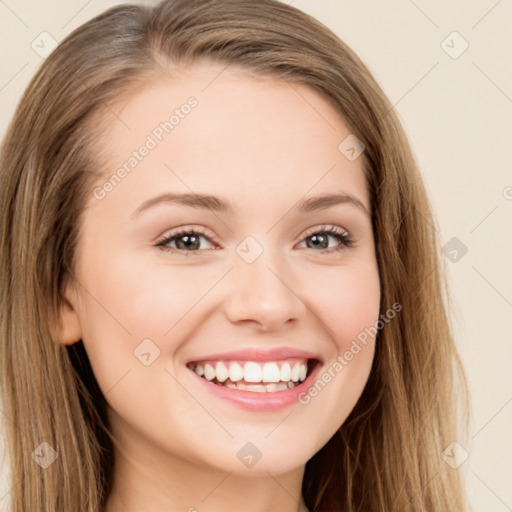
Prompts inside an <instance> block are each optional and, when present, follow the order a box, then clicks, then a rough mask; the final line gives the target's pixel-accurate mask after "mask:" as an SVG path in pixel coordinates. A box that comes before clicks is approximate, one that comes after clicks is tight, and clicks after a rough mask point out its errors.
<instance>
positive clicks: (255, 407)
mask: <svg viewBox="0 0 512 512" xmlns="http://www.w3.org/2000/svg"><path fill="white" fill-rule="evenodd" d="M320 366H321V364H320V363H318V362H317V364H316V365H315V367H314V368H313V371H312V372H311V373H310V374H309V375H308V376H307V378H306V379H305V380H303V381H302V382H301V383H300V384H299V385H297V386H294V387H293V388H289V389H284V390H283V391H274V392H269V391H267V392H264V393H258V392H255V391H244V390H241V389H232V388H228V387H226V386H219V385H217V384H213V383H212V382H210V381H209V380H207V379H204V378H203V377H200V376H199V375H197V373H196V372H195V371H193V370H190V369H188V370H189V371H190V372H192V373H193V374H194V376H195V378H196V379H198V380H199V381H200V382H201V383H202V384H203V386H205V388H206V389H207V390H208V391H210V393H212V394H213V395H215V396H217V397H219V398H222V399H223V400H226V401H228V402H231V403H232V404H234V405H236V406H238V407H241V408H242V409H246V410H249V411H278V410H281V409H284V408H285V407H289V406H291V405H294V404H298V403H299V395H300V394H301V393H303V392H304V391H307V390H308V388H309V387H310V385H311V384H310V383H311V382H313V380H314V377H315V375H316V374H317V373H318V371H319V369H320Z"/></svg>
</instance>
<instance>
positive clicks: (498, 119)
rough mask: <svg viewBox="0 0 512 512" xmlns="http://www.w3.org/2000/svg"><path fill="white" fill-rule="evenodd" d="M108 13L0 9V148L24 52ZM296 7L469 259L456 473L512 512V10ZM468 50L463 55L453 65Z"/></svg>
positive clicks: (461, 304)
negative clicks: (329, 36) (361, 78)
mask: <svg viewBox="0 0 512 512" xmlns="http://www.w3.org/2000/svg"><path fill="white" fill-rule="evenodd" d="M287 1H288V3H289V0H287ZM116 3H120V2H114V1H101V0H89V1H87V0H71V1H70V0H68V1H64V0H52V1H45V2H36V1H35V0H32V1H28V0H26V1H16V0H0V34H1V35H0V38H1V39H0V45H1V50H2V67H1V71H0V136H3V134H4V133H5V130H6V127H7V124H8V123H9V120H10V118H11V117H12V115H13V112H14V108H15V104H16V102H17V101H18V99H19V96H20V94H21V92H22V91H23V89H24V88H25V86H26V84H27V83H28V81H29V79H30V78H31V76H32V75H33V74H34V72H35V70H36V69H37V67H38V66H39V65H40V64H41V62H42V60H43V59H42V58H41V57H40V56H39V55H38V54H37V53H36V52H35V51H34V50H33V49H32V47H31V43H32V41H34V40H36V42H37V41H38V40H40V39H38V37H39V35H40V34H41V33H42V32H43V31H46V32H48V33H49V34H51V36H52V37H53V38H55V39H56V40H57V41H59V40H61V39H62V38H63V37H65V36H66V35H67V34H68V33H69V32H70V31H71V30H73V29H74V28H76V27H77V26H78V25H80V24H82V23H83V22H85V21H86V20H87V19H89V18H91V17H92V16H94V15H95V14H97V13H99V12H101V11H103V10H104V9H105V8H107V7H109V6H111V5H114V4H116ZM292 5H294V6H296V7H299V8H301V9H303V10H304V11H306V12H308V13H310V14H312V15H313V16H314V17H316V18H318V19H319V20H320V21H322V22H323V23H325V24H326V25H327V26H328V27H330V28H331V29H333V30H334V31H335V32H336V33H337V34H338V35H339V36H340V37H341V38H342V39H343V40H344V41H345V42H347V43H348V44H349V45H350V46H351V47H352V48H353V49H354V50H355V51H356V53H357V54H358V55H359V56H360V57H361V58H362V60H363V61H364V62H365V63H366V64H367V66H368V67H369V69H370V70H371V71H372V72H373V74H374V76H375V77H376V79H377V80H378V81H379V83H380V84H381V85H382V87H383V89H384V90H385V92H386V93H387V94H388V96H389V98H390V99H391V101H392V102H393V104H394V105H395V107H396V110H397V111H398V113H399V115H400V117H401V119H402V121H403V124H404V126H405V129H406V131H407V133H408V135H409V137H410V140H411V143H412V146H413V148H414V151H415V153H416V156H417V159H418V161H419V163H420V167H421V169H422V172H423V175H424V179H425V182H426V185H427V189H428V192H429V195H430V200H431V202H432V205H433V207H434V210H435V214H436V217H437V221H438V227H439V232H440V237H441V240H442V243H443V244H445V243H447V242H448V241H449V240H450V239H452V237H457V238H458V239H459V240H460V241H461V242H462V243H463V244H464V245H465V246H466V247H467V248H468V252H467V253H466V254H465V255H464V256H462V257H460V256H459V259H458V261H456V262H452V261H449V262H447V263H448V269H449V272H450V275H449V279H450V283H451V286H452V289H453V296H454V299H455V306H456V310H455V312H454V319H453V321H454V326H455V329H456V336H457V343H458V346H459V347H460V351H461V354H462V356H463V359H464V363H465V365H466V369H467V373H468V377H469V382H470V389H471V394H472V401H473V411H472V425H471V432H470V442H469V443H467V444H466V445H465V446H464V449H465V450H467V452H468V453H469V458H468V459H467V461H466V462H464V464H463V465H462V467H463V468H464V470H465V474H466V477H467V486H468V489H469V492H470V496H471V503H472V505H473V509H474V510H475V511H485V512H505V511H510V510H512V486H511V485H510V482H512V443H511V438H510V432H511V431H512V403H511V402H512V382H511V381H512V372H511V369H510V366H511V364H510V363H511V361H512V336H511V334H510V333H511V327H512V270H511V261H512V241H511V235H512V166H511V156H512V149H511V148H512V66H511V62H512V60H511V52H510V50H511V49H512V24H511V21H512V2H511V1H510V0H500V1H496V0H485V1H484V0H480V1H473V2H461V1H460V2H449V3H447V2H443V1H441V0H436V1H431V2H427V1H425V0H417V1H412V0H393V1H387V2H380V1H378V0H366V1H360V2H349V1H335V0H330V1H328V0H320V1H319V0H316V1H313V0H295V1H293V2H292ZM454 31H456V32H458V33H459V34H460V36H457V35H453V34H452V32H454ZM450 34H451V35H450ZM44 37H47V36H44ZM443 41H445V42H444V43H442V42H443ZM464 41H466V42H467V43H468V44H469V47H468V48H467V50H466V51H465V52H464V53H462V54H461V55H460V56H458V57H457V58H452V56H455V55H456V54H457V53H459V52H460V51H461V50H462V49H463V48H464V46H465V44H466V43H465V42H464ZM447 52H448V53H451V54H452V56H450V55H449V54H448V53H447ZM450 250H452V248H450ZM447 252H448V250H447ZM459 255H460V253H459ZM0 417H1V418H2V419H3V420H5V421H8V420H6V419H5V416H4V415H3V414H0ZM1 475H2V476H1V477H0V510H3V508H2V507H5V506H6V504H7V501H8V499H9V489H10V488H11V486H12V485H14V484H15V483H11V482H10V481H9V478H8V473H7V471H6V469H5V468H4V469H3V470H2V473H1Z"/></svg>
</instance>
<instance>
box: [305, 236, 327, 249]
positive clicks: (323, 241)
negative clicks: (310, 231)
mask: <svg viewBox="0 0 512 512" xmlns="http://www.w3.org/2000/svg"><path fill="white" fill-rule="evenodd" d="M310 238H311V240H312V241H313V244H314V247H318V246H321V247H322V249H327V246H328V245H329V242H328V240H327V237H326V236H325V235H320V236H318V235H313V236H311V237H310ZM319 239H321V241H320V242H319V243H317V242H318V240H319ZM314 240H316V242H315V241H314Z"/></svg>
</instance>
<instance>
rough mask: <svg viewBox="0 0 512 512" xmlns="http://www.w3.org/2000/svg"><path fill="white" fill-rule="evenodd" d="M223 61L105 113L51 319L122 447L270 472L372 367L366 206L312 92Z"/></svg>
mask: <svg viewBox="0 0 512 512" xmlns="http://www.w3.org/2000/svg"><path fill="white" fill-rule="evenodd" d="M223 68H224V66H216V65H195V66H193V67H189V68H186V69H183V70H182V71H181V72H180V73H176V74H175V76H174V78H170V79H166V80H163V79H162V80H160V81H158V82H157V81H155V82H152V83H150V84H149V85H148V86H147V88H145V89H144V90H143V91H139V92H137V93H136V94H134V95H133V96H132V97H130V98H129V99H127V98H125V99H124V100H123V102H122V105H123V108H122V109H120V108H119V107H115V106H112V105H111V106H109V107H110V108H111V113H108V111H107V110H105V111H106V112H107V114H105V115H104V116H103V118H102V123H103V124H102V125H103V126H104V127H105V131H104V137H103V138H102V141H101V147H98V148H96V150H97V153H96V154H97V156H98V160H99V161H100V164H101V165H100V170H101V171H102V172H104V178H103V179H102V180H100V181H98V183H97V187H96V188H95V190H94V192H93V193H91V196H90V200H89V203H88V205H87V208H86V210H85V212H84V217H83V224H82V226H81V232H80V239H79V243H78V248H77V252H76V273H75V277H76V279H77V281H78V283H77V284H76V286H74V287H73V286H70V287H69V288H68V290H67V297H68V299H69V302H70V304H71V305H72V306H73V310H74V311H72V312H68V313H67V317H66V322H67V324H68V325H72V324H73V322H74V325H76V326H79V327H76V329H75V335H79V336H80V337H81V338H82V340H83V343H84V346H85V348H86V351H87V354H88V356H89V359H90V363H91V365H92V369H93V371H94V374H95V376H96V379H97V381H98V383H99V386H100V388H101V390H102V392H103V394H104V395H105V397H106V400H107V402H108V404H109V419H110V422H111V427H112V429H113V431H114V433H115V434H116V435H117V436H118V438H119V439H120V442H121V445H122V446H124V447H125V448H126V449H127V451H128V453H131V454H132V455H133V457H138V456H139V455H140V454H142V453H146V454H147V453H151V454H152V457H153V458H155V461H156V457H161V458H162V459H166V460H172V459H175V458H179V459H180V460H182V461H183V460H186V461H191V462H193V463H195V464H198V465H201V466H203V467H204V466H209V467H214V468H216V469H219V470H221V471H223V472H228V471H229V472H236V473H247V474H251V475H254V474H266V472H267V471H270V472H271V473H273V474H275V473H278V472H284V471H289V470H291V469H293V468H297V467H300V466H301V465H304V464H305V463H306V462H307V460H308V459H310V458H311V457H312V456H313V455H314V454H315V453H316V452H317V451H318V450H319V449H320V448H321V447H322V446H323V445H324V444H325V443H326V442H327V441H328V440H329V439H330V437H331V436H332V435H333V434H334V433H335V431H336V430H337V429H338V428H339V427H340V425H341V424H342V423H343V422H344V421H345V419H346V418H347V416H348V414H349V413H350V411H351V410H352V408H353V407H354V405H355V403H356V401H357V399H358V398H359V396H360V394H361V392H362V390H363V387H364V385H365V383H366V381H367V378H368V375H369V371H370V367H371V364H372V359H373V355H374V339H373V338H372V337H371V336H366V342H365V343H364V344H363V343H361V342H360V341H357V337H358V335H360V333H362V332H364V331H365V329H367V328H368V327H370V326H374V325H375V323H376V321H377V320H378V315H379V301H380V284H379V275H378V268H377V263H376V257H375V247H374V239H373V233H372V224H371V218H370V215H369V213H368V212H370V207H371V205H370V203H369V196H368V193H367V190H366V185H365V179H364V175H363V162H362V157H357V155H358V153H359V150H360V148H359V147H357V146H356V145H355V144H354V142H353V140H352V138H349V139H347V140H345V139H346V138H347V137H348V136H349V135H350V133H351V132H350V129H349V128H348V127H347V126H346V125H345V124H344V123H343V121H342V120H341V119H340V118H339V116H338V115H337V114H336V112H335V110H333V108H332V107H331V106H330V105H329V104H328V103H327V102H326V100H324V99H323V97H322V96H320V95H319V94H318V93H316V92H314V91H313V90H312V89H309V88H308V87H306V86H303V85H298V84H288V83H287V82H285V81H279V80H270V79H269V80H264V79H261V78H254V77H251V76H249V75H248V74H246V73H244V72H242V71H240V70H234V69H233V68H232V67H228V68H227V69H224V71H222V70H223ZM120 105H121V103H120ZM343 141H344V142H343ZM342 142H343V144H341V143H342ZM340 144H341V146H340ZM352 149H353V150H352ZM105 156H108V158H105ZM182 194H183V195H184V196H183V198H181V195H182ZM194 195H195V196H194ZM203 196H207V197H203ZM320 196H339V197H345V198H347V197H349V198H350V199H349V200H333V199H325V200H323V201H322V200H313V199H312V198H317V197H320ZM173 198H174V199H173ZM328 230H334V231H336V232H338V234H336V233H334V234H329V233H326V231H328ZM179 232H182V233H181V235H179V234H178V233H179ZM183 233H185V234H183ZM172 237H174V238H172ZM347 237H348V238H347ZM347 240H352V245H350V243H349V244H348V245H345V244H346V243H347ZM74 339H75V340H76V336H75V338H74ZM354 340H356V345H357V346H358V347H359V350H358V349H357V348H356V345H354ZM71 341H72V340H71V336H70V339H68V340H67V342H68V343H70V342H71ZM304 367H305V368H306V369H308V375H307V377H306V379H305V380H304V381H302V379H303V378H304ZM199 374H202V376H200V375H199ZM297 379H298V380H297ZM262 380H263V382H261V381H262ZM220 381H223V382H220ZM226 384H228V386H226ZM240 384H245V386H246V388H245V389H242V388H243V386H240ZM229 386H231V387H229ZM233 386H236V388H235V389H233ZM267 386H268V387H267ZM312 388H313V390H312V391H311V393H308V390H310V389H312ZM315 389H316V391H315ZM134 447H139V448H140V447H144V450H142V449H140V451H139V452H137V450H136V449H135V448H134ZM130 450H132V451H130ZM155 454H158V455H155ZM155 464H156V462H155Z"/></svg>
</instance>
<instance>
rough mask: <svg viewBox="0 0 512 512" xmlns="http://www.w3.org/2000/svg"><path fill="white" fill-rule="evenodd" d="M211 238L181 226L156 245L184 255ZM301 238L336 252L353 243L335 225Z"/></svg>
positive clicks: (348, 236) (195, 252) (195, 250)
mask: <svg viewBox="0 0 512 512" xmlns="http://www.w3.org/2000/svg"><path fill="white" fill-rule="evenodd" d="M212 238H213V237H210V236H207V235H206V234H205V233H204V232H203V231H201V230H200V229H197V228H194V229H191V228H182V229H180V230H179V231H177V232H174V233H171V234H170V235H169V236H167V237H166V238H164V239H163V240H161V241H160V242H158V243H157V244H156V247H159V248H161V249H163V250H165V251H172V252H181V253H185V255H187V254H200V253H201V249H202V250H205V249H208V247H204V244H202V243H201V239H204V240H207V242H208V243H210V244H211V243H212V240H211V239H212ZM329 239H334V240H337V241H338V246H335V247H334V250H329V249H333V247H329ZM303 240H304V242H302V243H306V245H307V248H310V249H315V248H316V249H318V248H319V249H322V250H323V252H336V251H340V250H342V249H344V248H346V247H352V246H353V245H355V242H354V240H353V238H352V237H351V236H350V234H349V233H348V232H347V231H345V230H344V229H341V228H339V227H337V226H330V227H327V226H322V227H320V228H318V227H317V228H313V229H310V230H308V231H307V232H306V234H305V235H304V236H303ZM308 240H311V242H308ZM326 249H327V250H326ZM317 252H320V251H317Z"/></svg>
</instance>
